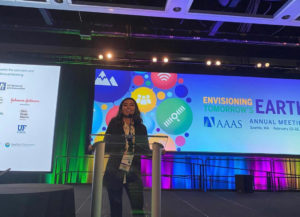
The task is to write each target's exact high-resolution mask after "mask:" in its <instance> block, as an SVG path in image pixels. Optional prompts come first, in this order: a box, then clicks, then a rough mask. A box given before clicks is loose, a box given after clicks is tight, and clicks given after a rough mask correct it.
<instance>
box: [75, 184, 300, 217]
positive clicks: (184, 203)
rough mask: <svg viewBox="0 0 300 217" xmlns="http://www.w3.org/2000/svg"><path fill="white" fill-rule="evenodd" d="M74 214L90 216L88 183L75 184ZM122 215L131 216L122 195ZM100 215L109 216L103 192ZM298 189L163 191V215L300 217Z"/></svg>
mask: <svg viewBox="0 0 300 217" xmlns="http://www.w3.org/2000/svg"><path fill="white" fill-rule="evenodd" d="M74 191H75V207H76V217H89V216H90V215H91V212H90V206H91V196H90V195H91V185H75V186H74ZM144 197H145V205H144V209H145V210H146V213H149V216H150V210H151V206H150V203H151V192H150V191H149V190H145V192H144ZM123 201H124V202H123V217H131V213H130V204H129V202H128V198H127V195H126V194H124V195H123ZM102 204H103V205H102V207H103V212H102V216H103V217H110V215H109V212H110V211H109V203H108V199H107V195H106V192H104V195H103V203H102ZM299 216H300V192H254V193H236V192H198V191H179V190H176V191H162V217H299Z"/></svg>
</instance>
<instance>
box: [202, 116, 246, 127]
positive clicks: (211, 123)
mask: <svg viewBox="0 0 300 217" xmlns="http://www.w3.org/2000/svg"><path fill="white" fill-rule="evenodd" d="M204 127H216V128H223V129H224V128H228V129H232V128H235V129H240V128H243V124H242V120H216V119H215V117H207V116H205V117H204Z"/></svg>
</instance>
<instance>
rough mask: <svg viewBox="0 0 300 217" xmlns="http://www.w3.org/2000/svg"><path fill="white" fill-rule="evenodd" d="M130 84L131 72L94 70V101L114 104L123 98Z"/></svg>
mask: <svg viewBox="0 0 300 217" xmlns="http://www.w3.org/2000/svg"><path fill="white" fill-rule="evenodd" d="M130 84H131V72H127V71H120V70H107V69H105V70H103V69H96V77H95V97H94V98H95V100H96V101H98V102H114V101H116V100H118V99H120V98H121V97H123V96H124V95H125V94H126V92H127V91H128V90H129V87H130Z"/></svg>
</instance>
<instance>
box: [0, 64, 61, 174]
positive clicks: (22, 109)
mask: <svg viewBox="0 0 300 217" xmlns="http://www.w3.org/2000/svg"><path fill="white" fill-rule="evenodd" d="M59 74H60V67H59V66H39V65H22V64H5V63H0V171H1V170H6V169H8V168H11V170H12V171H45V172H48V171H51V165H52V151H53V137H54V125H55V113H56V103H57V94H58V84H59Z"/></svg>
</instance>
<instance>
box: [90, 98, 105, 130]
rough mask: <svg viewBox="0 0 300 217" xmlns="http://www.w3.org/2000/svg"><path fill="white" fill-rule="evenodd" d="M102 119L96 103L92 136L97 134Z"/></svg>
mask: <svg viewBox="0 0 300 217" xmlns="http://www.w3.org/2000/svg"><path fill="white" fill-rule="evenodd" d="M102 118H103V114H102V110H101V109H100V107H99V105H98V104H97V103H94V110H93V125H92V126H93V127H92V134H96V133H98V130H99V128H100V127H101V125H102Z"/></svg>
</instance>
